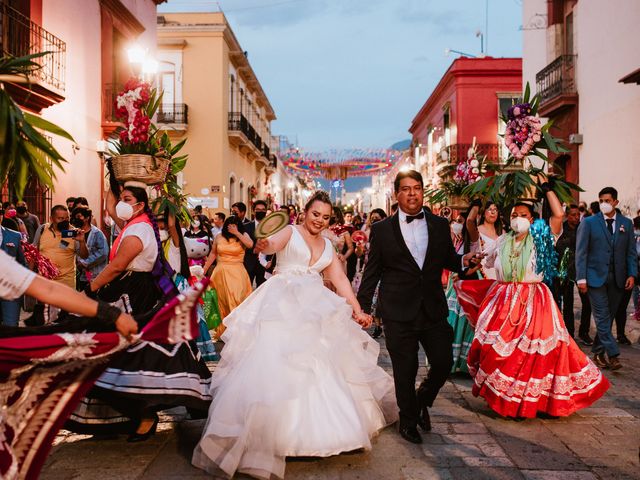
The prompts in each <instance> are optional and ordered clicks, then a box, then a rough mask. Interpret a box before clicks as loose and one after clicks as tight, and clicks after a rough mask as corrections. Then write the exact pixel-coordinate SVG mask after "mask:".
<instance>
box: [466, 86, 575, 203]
mask: <svg viewBox="0 0 640 480" xmlns="http://www.w3.org/2000/svg"><path fill="white" fill-rule="evenodd" d="M539 105H540V96H539V95H538V94H536V95H534V96H531V89H530V86H529V84H528V83H527V85H526V87H525V91H524V95H523V98H522V102H521V103H518V104H514V105H513V106H511V107H510V108H509V110H508V111H507V115H506V116H504V117H503V121H504V122H505V124H506V129H505V134H504V144H505V147H506V148H507V150H508V152H509V156H508V158H507V159H506V161H505V163H504V164H503V165H495V166H492V168H491V169H489V170H493V171H494V174H493V175H489V176H485V177H484V178H481V179H479V180H477V181H476V182H474V183H472V184H470V185H469V186H468V187H466V188H465V189H464V195H466V196H468V197H481V198H484V199H487V200H492V201H494V202H496V203H498V204H500V205H512V204H513V203H515V202H516V201H518V200H522V199H525V198H526V199H531V200H535V199H536V198H541V197H542V196H543V195H542V189H541V186H540V182H541V181H550V183H551V184H552V186H553V190H554V191H555V192H556V194H557V195H558V198H559V199H560V200H561V201H563V202H566V203H570V202H572V201H573V197H572V195H571V191H572V190H575V191H582V189H581V188H580V187H579V186H578V185H576V184H574V183H571V182H568V181H566V179H565V178H564V176H563V172H561V171H559V168H558V166H557V165H554V168H553V170H554V175H553V176H552V177H550V176H549V174H548V170H549V169H548V166H549V165H548V164H549V159H548V157H547V155H546V153H545V152H546V151H550V152H553V153H556V154H557V153H564V152H567V151H568V150H567V149H566V148H565V147H564V146H563V145H562V144H561V142H560V141H559V140H558V139H557V138H555V137H554V136H553V135H552V134H551V132H550V129H551V128H552V127H553V121H549V122H547V123H545V124H544V125H543V124H542V122H541V120H540V117H539V116H538V107H539ZM530 157H537V158H538V166H534V165H533V164H532V163H531V161H530V160H529V159H530ZM532 197H534V198H532Z"/></svg>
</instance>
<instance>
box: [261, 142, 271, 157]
mask: <svg viewBox="0 0 640 480" xmlns="http://www.w3.org/2000/svg"><path fill="white" fill-rule="evenodd" d="M270 155H271V149H270V148H269V145H267V144H266V143H265V144H263V145H262V156H263V157H264V158H269V157H270Z"/></svg>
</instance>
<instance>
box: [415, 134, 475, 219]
mask: <svg viewBox="0 0 640 480" xmlns="http://www.w3.org/2000/svg"><path fill="white" fill-rule="evenodd" d="M486 171H487V165H486V156H483V155H479V154H478V151H477V145H476V139H475V138H474V139H473V144H472V146H471V148H469V150H468V151H467V158H465V159H462V160H460V161H459V162H458V163H457V164H456V165H455V166H454V165H451V166H449V167H447V168H445V169H444V171H443V173H442V176H443V178H445V180H444V181H442V182H440V184H439V185H438V188H435V189H431V190H427V191H426V192H425V198H426V199H427V201H428V202H429V203H431V204H436V203H441V204H447V205H450V206H451V207H452V208H456V209H458V208H466V205H467V203H468V198H469V196H468V195H467V194H466V190H467V188H468V187H469V186H470V185H473V184H475V183H476V182H479V181H480V180H482V178H483V176H484V174H485V173H486Z"/></svg>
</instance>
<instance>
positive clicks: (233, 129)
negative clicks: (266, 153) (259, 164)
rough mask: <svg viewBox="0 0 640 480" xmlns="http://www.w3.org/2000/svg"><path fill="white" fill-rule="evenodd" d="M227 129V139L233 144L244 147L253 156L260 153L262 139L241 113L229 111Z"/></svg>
mask: <svg viewBox="0 0 640 480" xmlns="http://www.w3.org/2000/svg"><path fill="white" fill-rule="evenodd" d="M228 130H229V140H230V141H231V142H232V143H233V144H234V145H238V146H240V147H244V148H246V150H247V152H248V153H249V154H250V155H253V156H254V157H259V156H260V155H261V154H262V139H261V138H260V135H258V132H256V130H255V128H253V125H251V123H249V120H247V117H245V116H244V115H243V114H242V113H240V112H229V124H228Z"/></svg>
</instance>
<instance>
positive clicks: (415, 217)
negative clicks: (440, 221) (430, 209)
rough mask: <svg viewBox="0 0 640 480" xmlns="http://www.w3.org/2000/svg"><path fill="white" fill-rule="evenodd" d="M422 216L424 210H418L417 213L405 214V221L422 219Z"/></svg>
mask: <svg viewBox="0 0 640 480" xmlns="http://www.w3.org/2000/svg"><path fill="white" fill-rule="evenodd" d="M423 218H424V212H420V213H419V214H417V215H407V223H411V222H413V221H414V220H422V219H423Z"/></svg>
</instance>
